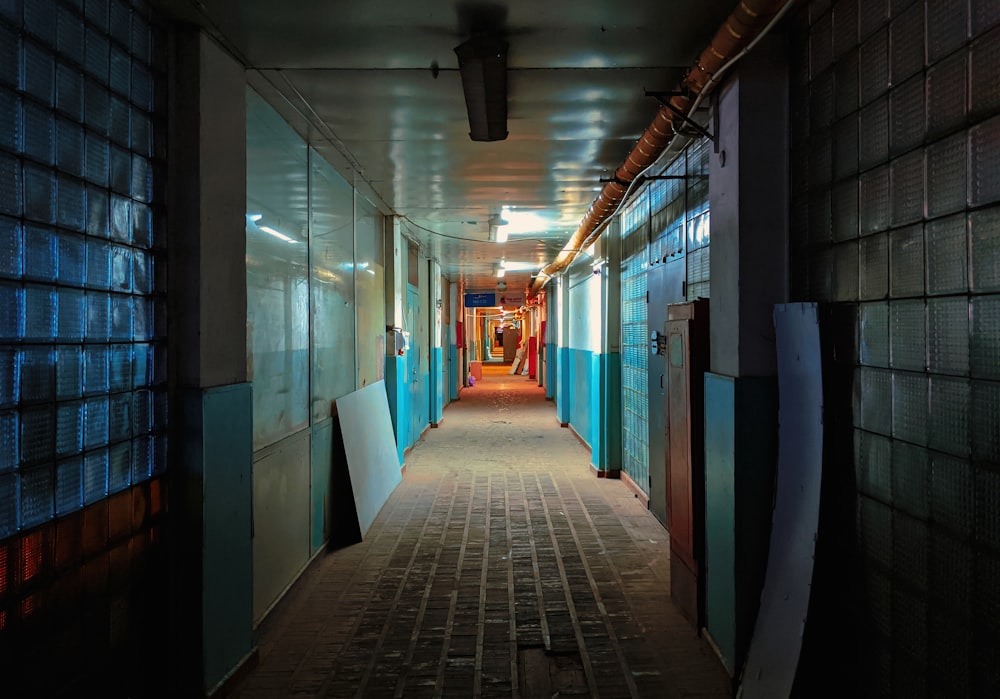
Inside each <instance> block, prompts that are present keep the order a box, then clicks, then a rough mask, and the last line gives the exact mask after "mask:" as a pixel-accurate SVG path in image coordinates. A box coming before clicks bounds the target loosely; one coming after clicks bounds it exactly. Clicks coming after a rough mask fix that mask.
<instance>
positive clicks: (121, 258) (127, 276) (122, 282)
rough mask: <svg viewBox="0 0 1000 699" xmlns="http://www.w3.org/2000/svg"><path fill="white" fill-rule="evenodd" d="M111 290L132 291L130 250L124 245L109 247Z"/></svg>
mask: <svg viewBox="0 0 1000 699" xmlns="http://www.w3.org/2000/svg"><path fill="white" fill-rule="evenodd" d="M111 288H112V289H113V290H115V291H126V292H127V291H131V290H132V249H131V248H129V247H126V246H124V245H112V246H111Z"/></svg>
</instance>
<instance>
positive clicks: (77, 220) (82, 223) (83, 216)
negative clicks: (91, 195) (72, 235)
mask: <svg viewBox="0 0 1000 699" xmlns="http://www.w3.org/2000/svg"><path fill="white" fill-rule="evenodd" d="M57 191H58V196H57V203H56V220H57V221H58V223H59V225H60V226H62V227H63V228H68V229H70V230H74V231H83V230H85V229H86V225H87V190H86V189H85V187H84V185H83V183H82V182H81V181H80V180H78V179H75V178H73V177H66V176H64V175H60V176H59V178H58V188H57Z"/></svg>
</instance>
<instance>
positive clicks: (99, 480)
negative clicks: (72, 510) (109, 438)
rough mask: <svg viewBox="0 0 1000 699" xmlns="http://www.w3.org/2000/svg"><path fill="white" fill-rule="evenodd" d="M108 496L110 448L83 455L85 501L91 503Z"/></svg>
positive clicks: (87, 503) (86, 503)
mask: <svg viewBox="0 0 1000 699" xmlns="http://www.w3.org/2000/svg"><path fill="white" fill-rule="evenodd" d="M107 496H108V450H107V449H98V450H97V451H92V452H89V453H88V454H86V455H85V456H84V457H83V502H84V504H85V505H90V504H91V503H95V502H97V501H98V500H103V499H104V498H106V497H107Z"/></svg>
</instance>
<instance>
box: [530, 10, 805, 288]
mask: <svg viewBox="0 0 1000 699" xmlns="http://www.w3.org/2000/svg"><path fill="white" fill-rule="evenodd" d="M794 2H795V0H741V2H740V3H739V5H737V6H736V9H735V10H733V12H732V14H730V15H729V17H728V18H727V19H726V21H725V22H723V24H722V26H721V27H719V29H718V31H716V33H715V36H714V37H713V38H712V41H711V43H710V44H709V45H708V47H707V48H706V49H705V50H704V51H702V53H701V56H699V58H698V61H697V62H696V63H695V65H694V67H693V68H692V69H691V70H690V71H689V72H688V74H687V75H686V76H685V77H684V79H683V80H681V82H680V84H679V85H678V86H677V89H676V90H674V92H676V93H679V94H676V95H674V96H673V97H671V98H670V100H669V102H670V107H672V108H673V110H676V112H677V113H680V114H693V113H694V111H695V110H696V109H697V108H698V105H699V104H701V101H702V98H703V97H704V96H705V95H706V94H708V92H709V91H711V89H712V87H714V86H715V85H716V84H717V82H718V78H719V77H721V75H722V73H724V72H725V71H726V70H728V68H729V67H730V66H731V65H732V64H733V63H735V61H736V60H737V59H739V58H740V57H741V56H743V55H744V54H745V53H746V52H748V51H749V50H750V49H751V48H752V47H753V45H754V44H756V43H757V41H758V40H759V39H760V38H761V37H763V36H764V34H766V33H767V31H769V30H770V28H771V27H772V26H773V25H774V24H776V23H777V22H778V21H779V20H780V19H781V17H782V16H784V14H785V12H786V11H787V9H788V8H789V7H790V6H791V5H792V4H793V3H794ZM670 107H667V106H666V105H664V106H662V107H660V109H659V110H658V111H657V113H656V116H655V117H654V118H653V121H652V122H651V123H650V124H649V126H647V127H646V130H645V131H644V132H643V134H642V136H641V137H640V138H639V141H638V142H637V143H636V144H635V146H634V147H633V148H632V150H631V152H630V153H629V154H628V156H627V157H626V158H625V162H624V163H622V165H621V166H620V167H619V168H618V169H617V170H615V175H614V177H613V178H612V179H611V180H610V181H609V182H608V183H606V184H605V185H604V188H603V189H602V190H601V193H600V194H598V195H597V199H595V200H594V203H593V204H591V205H590V208H589V209H587V213H586V214H585V215H584V217H583V221H582V222H581V223H580V227H579V228H577V230H576V232H575V233H574V234H573V235H572V236H570V239H569V241H567V243H566V245H565V246H564V247H563V249H562V251H561V252H560V253H559V255H558V256H557V257H556V259H555V260H554V261H553V262H551V263H550V264H549V265H548V266H546V267H545V268H544V269H543V270H542V271H540V272H539V273H538V276H537V277H536V278H535V281H534V283H533V284H532V286H531V289H530V291H531V293H537V292H538V291H540V290H541V289H542V287H544V286H545V284H546V283H547V282H548V280H549V279H551V278H552V277H553V276H555V275H556V274H558V273H559V272H561V271H562V270H564V269H566V268H567V267H569V266H570V265H571V264H572V263H573V261H574V260H575V259H576V258H577V256H579V254H580V253H581V252H583V251H584V250H586V249H587V248H589V247H590V246H591V245H593V244H594V243H595V242H596V241H597V239H598V238H599V237H600V235H601V233H602V232H603V230H604V227H603V224H604V223H605V222H606V221H607V220H608V219H609V218H610V217H611V216H612V215H613V214H614V213H615V211H617V209H618V207H619V206H620V205H621V203H622V202H623V201H624V200H625V197H626V195H627V194H628V193H629V192H630V191H631V189H632V186H633V185H634V184H635V182H636V180H637V179H638V178H639V177H640V175H642V174H643V173H644V172H645V171H646V170H647V169H648V168H650V167H651V166H652V165H653V164H654V163H656V161H657V160H659V158H660V156H661V155H663V152H664V151H665V150H666V148H667V146H668V145H669V144H670V141H671V140H673V138H674V133H675V129H674V123H673V122H674V118H675V117H674V114H675V112H674V111H673V110H671V108H670Z"/></svg>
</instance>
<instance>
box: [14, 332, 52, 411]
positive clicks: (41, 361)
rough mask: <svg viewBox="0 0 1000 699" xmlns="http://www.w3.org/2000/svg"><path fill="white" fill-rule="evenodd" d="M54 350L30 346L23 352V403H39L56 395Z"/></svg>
mask: <svg viewBox="0 0 1000 699" xmlns="http://www.w3.org/2000/svg"><path fill="white" fill-rule="evenodd" d="M53 361H54V358H53V356H52V349H51V348H50V347H48V346H41V347H39V346H32V345H29V346H27V347H25V348H24V349H22V350H21V401H22V402H24V403H37V402H40V401H48V400H52V397H53V396H54V395H55V369H54V366H53Z"/></svg>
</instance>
